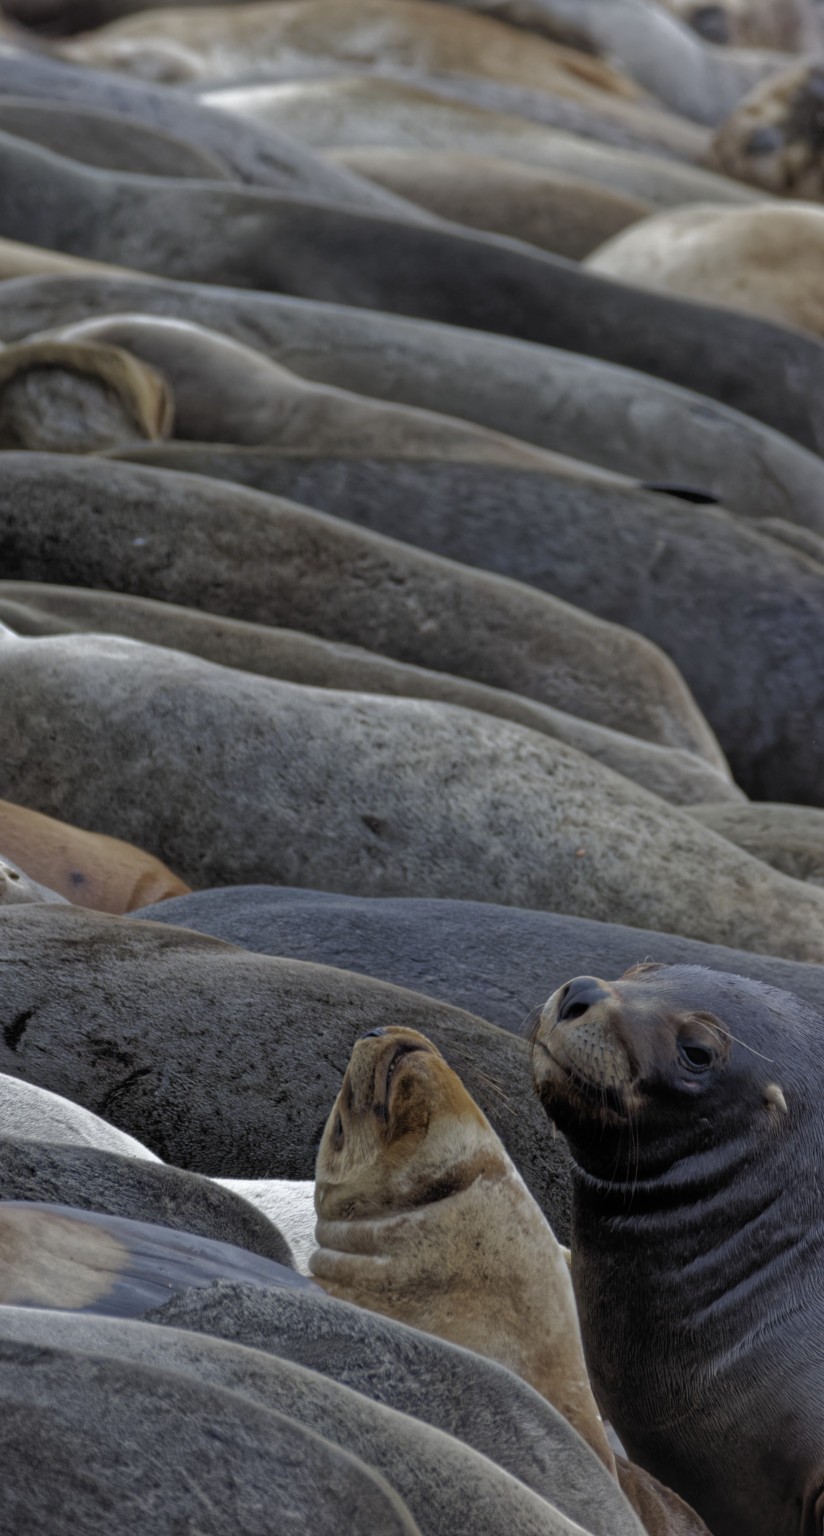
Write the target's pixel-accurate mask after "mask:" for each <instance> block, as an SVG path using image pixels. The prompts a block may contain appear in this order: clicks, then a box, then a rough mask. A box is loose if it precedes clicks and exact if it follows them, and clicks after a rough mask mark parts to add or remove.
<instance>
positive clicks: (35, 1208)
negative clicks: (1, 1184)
mask: <svg viewBox="0 0 824 1536" xmlns="http://www.w3.org/2000/svg"><path fill="white" fill-rule="evenodd" d="M19 1145H20V1146H21V1147H25V1145H26V1143H24V1142H21V1143H20V1144H19ZM29 1146H30V1148H31V1149H32V1150H33V1149H34V1146H35V1143H30V1144H29ZM63 1150H64V1152H65V1151H66V1149H65V1148H64V1149H63ZM107 1155H108V1154H106V1153H99V1154H98V1156H99V1157H101V1158H103V1157H106V1156H107ZM86 1156H87V1157H88V1156H91V1154H86ZM147 1167H148V1168H150V1169H151V1171H152V1172H153V1173H155V1174H157V1175H160V1176H162V1174H163V1173H165V1172H166V1170H162V1168H160V1169H156V1168H155V1166H154V1164H149V1165H145V1164H144V1165H143V1169H144V1172H145V1171H146V1168H147ZM205 1183H206V1184H207V1187H208V1185H209V1181H208V1180H206V1181H205ZM213 1193H214V1192H213ZM247 1230H248V1227H247ZM275 1246H277V1245H275ZM284 1246H285V1245H284V1244H283V1241H282V1240H281V1242H280V1245H279V1247H280V1256H279V1257H278V1258H277V1259H276V1258H273V1257H271V1256H264V1255H263V1254H261V1253H256V1252H252V1251H250V1250H249V1249H247V1248H241V1247H238V1246H237V1245H236V1244H233V1243H230V1242H221V1241H220V1240H219V1239H217V1238H214V1237H208V1236H204V1235H203V1234H202V1233H201V1232H194V1233H193V1232H187V1231H186V1229H185V1227H181V1228H180V1229H179V1230H175V1226H174V1224H173V1220H172V1221H170V1222H169V1224H168V1225H164V1226H160V1225H158V1224H156V1223H155V1222H148V1221H140V1220H137V1221H134V1220H130V1219H129V1218H128V1217H125V1216H113V1215H111V1214H109V1213H108V1212H101V1211H90V1210H86V1209H82V1210H81V1209H78V1208H76V1207H74V1206H67V1205H57V1204H54V1203H51V1202H49V1201H30V1200H5V1199H4V1200H2V1201H0V1304H2V1305H3V1306H16V1307H20V1306H24V1307H61V1308H62V1307H65V1308H66V1309H67V1310H69V1311H78V1312H82V1311H90V1312H98V1313H102V1314H103V1315H104V1316H109V1317H140V1316H141V1315H142V1314H143V1313H144V1312H148V1311H150V1310H151V1308H152V1307H157V1306H163V1303H164V1302H165V1301H168V1299H169V1296H170V1294H171V1295H174V1293H175V1292H176V1291H179V1292H182V1291H186V1290H188V1289H189V1287H190V1286H195V1287H201V1286H203V1287H205V1286H210V1285H214V1283H215V1281H216V1280H219V1279H224V1280H225V1281H227V1282H228V1283H232V1281H234V1282H235V1283H236V1284H244V1285H252V1286H255V1287H258V1286H267V1287H272V1286H281V1285H285V1286H292V1287H294V1288H295V1289H298V1290H306V1289H308V1286H309V1285H310V1284H311V1282H307V1280H306V1278H305V1276H303V1275H299V1274H297V1273H296V1271H295V1270H294V1269H293V1268H292V1267H291V1265H290V1262H289V1257H288V1255H286V1256H285V1257H284V1256H283V1255H284Z"/></svg>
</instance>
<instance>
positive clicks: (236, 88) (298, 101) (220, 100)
mask: <svg viewBox="0 0 824 1536" xmlns="http://www.w3.org/2000/svg"><path fill="white" fill-rule="evenodd" d="M199 99H200V100H201V101H203V102H204V103H206V104H207V105H208V106H211V107H219V108H220V110H221V111H224V112H230V113H233V114H234V115H236V116H237V117H242V118H245V119H247V120H248V121H251V122H253V123H258V124H260V126H261V127H262V128H266V127H272V128H273V129H276V130H279V131H281V132H283V133H288V134H289V135H290V136H291V137H293V138H295V139H297V140H298V141H299V142H300V143H302V144H304V145H305V146H306V147H307V148H313V149H316V150H319V151H323V153H324V154H325V155H327V157H328V156H331V157H332V158H333V159H335V160H336V157H337V153H338V152H342V153H343V154H344V155H345V154H346V153H347V152H348V151H349V150H356V149H360V150H364V151H366V150H371V151H373V152H377V153H380V152H381V151H384V150H386V151H391V150H402V149H403V150H410V151H414V150H419V151H440V152H442V153H448V154H458V153H461V154H471V155H493V156H496V157H500V158H502V159H505V160H510V161H512V160H515V161H518V162H519V163H521V164H527V165H534V166H535V167H536V168H540V169H541V170H544V171H547V172H551V171H555V172H558V173H563V174H565V175H568V176H575V177H577V178H580V180H582V181H586V182H590V183H594V184H595V185H596V186H599V187H602V188H604V189H609V190H611V191H613V192H616V193H621V194H623V195H624V196H626V197H633V198H639V199H641V200H643V201H649V202H651V203H653V204H655V206H656V207H661V208H669V207H673V206H675V205H677V204H678V203H689V202H699V201H700V202H719V203H735V204H746V203H750V202H753V201H754V199H755V196H756V194H755V193H754V192H753V191H752V190H751V189H750V188H749V187H743V186H741V184H740V183H739V182H737V181H731V180H730V179H729V178H728V177H726V176H718V175H715V174H714V173H713V172H711V171H706V170H702V169H701V168H700V166H699V165H697V164H695V165H694V164H685V163H683V162H682V161H681V160H674V159H669V158H664V155H665V150H664V146H663V145H662V146H660V149H661V153H660V155H659V154H656V153H655V152H653V150H652V149H651V146H650V145H648V144H647V145H646V147H645V146H644V145H625V146H620V145H617V144H611V143H610V144H607V143H604V142H603V141H599V140H597V139H593V138H591V137H584V136H582V134H581V131H580V130H578V131H576V130H575V129H574V127H573V125H571V124H569V125H567V127H568V129H571V130H572V131H565V130H564V127H563V125H560V124H559V125H556V126H552V125H550V124H546V123H539V122H535V121H530V120H528V119H527V118H525V117H523V116H519V115H518V114H517V113H516V112H514V111H502V110H497V111H496V110H494V109H492V108H490V107H482V106H478V105H477V104H475V103H473V102H470V101H464V100H460V99H457V98H456V97H455V96H454V95H447V94H444V88H443V81H442V79H440V78H439V79H437V80H435V79H431V80H428V81H427V83H426V85H423V84H421V83H413V82H412V81H409V80H399V79H397V78H396V77H395V76H394V75H393V76H392V77H391V78H388V79H387V78H386V76H384V75H370V74H360V73H358V74H355V73H352V74H349V73H347V74H336V75H332V76H324V77H323V78H322V79H320V80H301V79H298V80H281V81H272V82H270V83H267V84H263V83H258V84H249V85H239V84H238V83H237V82H234V81H227V82H225V83H219V84H217V85H216V86H214V87H207V88H204V90H203V91H202V93H201V94H200V97H199ZM669 121H671V120H670V119H668V118H664V119H663V122H665V123H667V122H669ZM333 152H334V153H333ZM705 153H706V146H704V147H698V146H697V147H696V152H695V156H694V158H695V159H696V160H700V159H703V157H704V155H705ZM336 163H338V162H337V160H336Z"/></svg>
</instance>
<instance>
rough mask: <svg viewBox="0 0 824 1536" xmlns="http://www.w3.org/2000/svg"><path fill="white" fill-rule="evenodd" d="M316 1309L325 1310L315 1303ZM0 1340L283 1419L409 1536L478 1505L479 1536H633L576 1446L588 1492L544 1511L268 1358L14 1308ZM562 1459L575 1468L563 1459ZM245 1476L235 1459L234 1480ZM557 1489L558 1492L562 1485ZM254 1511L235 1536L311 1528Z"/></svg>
mask: <svg viewBox="0 0 824 1536" xmlns="http://www.w3.org/2000/svg"><path fill="white" fill-rule="evenodd" d="M221 1289H224V1287H221ZM263 1294H264V1296H265V1297H266V1298H267V1299H268V1300H270V1301H275V1300H276V1298H277V1297H278V1296H279V1294H280V1293H279V1292H278V1291H275V1290H274V1289H272V1290H269V1291H267V1292H264V1293H263ZM299 1294H304V1295H305V1293H299ZM311 1300H314V1297H312V1298H311ZM317 1310H320V1311H326V1312H329V1311H330V1310H331V1309H330V1307H329V1304H328V1303H327V1302H325V1300H324V1299H323V1297H322V1296H320V1297H319V1299H318V1308H317ZM342 1310H343V1309H342ZM345 1310H348V1311H352V1310H353V1309H352V1308H348V1309H345ZM310 1316H311V1313H310ZM0 1340H2V1347H3V1350H4V1353H6V1352H8V1351H9V1348H10V1346H12V1347H13V1344H17V1345H18V1346H19V1345H20V1344H23V1343H26V1344H29V1345H30V1346H38V1347H39V1348H40V1349H41V1350H43V1351H46V1350H53V1349H58V1350H63V1349H66V1348H69V1349H76V1350H80V1351H82V1352H83V1354H84V1355H85V1356H86V1357H88V1356H89V1355H91V1356H92V1358H96V1359H97V1360H98V1362H99V1365H100V1368H101V1369H105V1363H106V1362H107V1361H108V1360H114V1359H116V1360H117V1361H118V1363H119V1364H120V1365H121V1366H123V1365H125V1364H126V1363H127V1362H135V1363H136V1364H138V1365H141V1364H142V1365H149V1366H156V1367H157V1366H159V1367H161V1368H162V1369H163V1370H165V1371H168V1372H169V1373H173V1374H174V1376H175V1377H177V1378H178V1380H179V1379H180V1378H183V1379H185V1380H188V1381H189V1382H192V1383H195V1382H200V1383H202V1384H203V1385H204V1386H208V1387H210V1388H215V1387H219V1388H223V1389H226V1390H227V1391H228V1392H229V1393H231V1396H232V1397H233V1398H236V1399H238V1400H239V1401H240V1402H241V1403H243V1404H253V1405H255V1406H256V1407H257V1408H258V1409H261V1408H263V1409H266V1410H269V1411H270V1412H273V1413H276V1414H278V1415H283V1416H284V1417H285V1418H286V1419H287V1420H289V1421H291V1422H292V1423H294V1424H296V1425H300V1426H302V1427H303V1428H304V1429H306V1430H309V1431H311V1432H312V1433H314V1434H315V1435H318V1436H323V1438H324V1440H325V1441H326V1442H327V1443H331V1444H333V1445H335V1446H339V1447H340V1448H341V1449H342V1450H343V1451H345V1452H347V1453H349V1455H352V1456H357V1457H358V1458H359V1459H360V1460H361V1462H362V1463H363V1464H365V1465H366V1466H368V1467H369V1468H371V1469H372V1471H373V1472H377V1473H378V1474H379V1475H380V1476H381V1478H383V1479H385V1480H386V1483H387V1484H388V1485H389V1486H390V1487H391V1488H393V1489H394V1491H395V1493H396V1495H398V1496H399V1497H400V1498H401V1499H402V1500H403V1503H404V1505H405V1506H406V1507H407V1508H408V1509H409V1511H410V1513H411V1514H412V1516H413V1518H414V1519H415V1522H416V1525H415V1530H416V1531H419V1532H420V1536H474V1533H475V1532H476V1530H477V1523H476V1522H477V1510H478V1507H479V1506H480V1505H481V1504H482V1507H483V1512H484V1532H485V1536H508V1533H509V1532H511V1531H512V1530H513V1528H514V1529H516V1530H517V1531H518V1532H519V1536H583V1532H584V1529H586V1532H587V1533H588V1536H594V1533H597V1536H639V1530H640V1528H639V1527H638V1526H637V1524H636V1522H635V1521H634V1520H633V1518H632V1516H631V1513H630V1511H629V1509H628V1508H626V1507H623V1508H622V1507H621V1505H622V1504H623V1501H622V1500H621V1499H620V1496H619V1495H618V1492H617V1489H616V1490H615V1492H614V1493H613V1491H612V1490H611V1489H609V1488H608V1487H605V1486H604V1485H605V1484H606V1481H607V1479H606V1475H604V1477H603V1478H599V1477H598V1468H597V1465H596V1464H594V1458H593V1457H592V1456H591V1454H590V1453H589V1452H588V1451H586V1450H585V1448H584V1447H583V1446H581V1455H580V1456H579V1457H578V1458H577V1462H578V1467H577V1468H576V1470H578V1469H580V1473H581V1474H583V1477H582V1478H581V1481H583V1480H584V1477H585V1476H586V1473H589V1474H590V1476H592V1477H593V1481H594V1482H595V1483H596V1484H597V1491H595V1490H593V1491H592V1492H591V1493H590V1496H589V1498H581V1496H580V1493H579V1492H578V1489H572V1490H570V1492H569V1493H568V1494H567V1496H566V1497H564V1490H562V1489H560V1488H559V1494H560V1497H559V1498H558V1499H557V1501H556V1500H553V1501H552V1504H550V1503H549V1501H547V1502H544V1498H543V1497H539V1496H537V1495H536V1493H535V1492H534V1491H531V1490H529V1489H528V1488H527V1487H525V1486H524V1484H523V1483H522V1482H519V1481H516V1480H515V1478H514V1477H511V1476H508V1475H507V1473H506V1472H505V1471H504V1470H503V1469H502V1468H501V1466H500V1465H499V1464H498V1465H496V1464H495V1463H494V1462H492V1461H490V1460H489V1459H488V1458H487V1457H486V1456H481V1455H479V1454H478V1453H477V1451H474V1450H472V1449H470V1447H469V1446H467V1445H466V1444H461V1443H460V1441H459V1440H458V1439H457V1438H456V1437H455V1436H454V1435H453V1434H451V1433H449V1434H445V1433H444V1432H443V1431H442V1430H439V1429H435V1428H433V1427H432V1426H431V1425H429V1424H424V1423H422V1422H421V1420H420V1419H418V1418H416V1417H414V1416H413V1415H411V1414H407V1413H404V1412H402V1411H401V1412H398V1411H397V1410H394V1409H392V1408H389V1407H386V1406H384V1405H382V1404H380V1403H377V1402H375V1401H374V1400H370V1398H369V1397H368V1396H366V1395H365V1394H363V1393H356V1392H354V1391H352V1389H351V1388H350V1387H346V1386H343V1385H341V1384H340V1383H339V1382H336V1381H333V1380H331V1379H330V1378H329V1375H328V1374H325V1375H321V1374H320V1373H319V1371H318V1370H317V1369H315V1370H307V1369H306V1367H305V1366H301V1365H296V1364H294V1363H293V1362H291V1361H288V1360H284V1359H283V1358H278V1357H277V1356H276V1355H274V1354H271V1353H263V1352H262V1351H260V1350H251V1349H249V1348H244V1347H243V1346H241V1345H239V1344H236V1343H229V1342H227V1341H224V1340H219V1339H216V1338H209V1337H208V1336H206V1335H204V1334H203V1333H200V1334H195V1333H192V1332H191V1331H184V1330H182V1329H171V1328H169V1327H158V1326H157V1324H156V1323H143V1322H138V1321H133V1320H131V1319H130V1320H128V1321H127V1322H125V1323H124V1322H121V1320H120V1319H112V1318H104V1317H101V1316H89V1315H86V1316H78V1315H77V1314H76V1313H75V1314H70V1313H65V1312H64V1313H55V1312H46V1311H43V1310H41V1311H35V1312H32V1311H29V1310H27V1311H23V1310H22V1309H20V1308H15V1309H13V1310H12V1309H11V1308H2V1309H0ZM467 1374H468V1373H467ZM569 1461H570V1462H571V1463H572V1466H573V1467H575V1462H574V1460H573V1457H569ZM590 1464H592V1465H590ZM585 1468H586V1472H585V1471H584V1469H585ZM244 1469H245V1460H241V1461H240V1462H239V1464H238V1475H243V1472H244ZM16 1470H17V1468H16V1467H15V1471H16ZM307 1475H309V1474H308V1473H307ZM557 1481H558V1483H559V1484H560V1482H561V1478H560V1477H559V1478H558V1480H557ZM264 1508H265V1510H266V1515H267V1522H268V1523H267V1524H266V1525H265V1526H263V1525H258V1524H255V1526H254V1527H251V1526H250V1525H246V1524H244V1527H243V1529H244V1532H248V1531H250V1530H252V1529H254V1532H255V1536H262V1533H263V1532H264V1531H266V1532H267V1533H269V1532H273V1531H275V1530H282V1529H284V1527H285V1526H287V1525H288V1524H291V1525H292V1526H293V1530H294V1531H295V1536H302V1533H303V1532H309V1531H314V1529H315V1527H314V1525H313V1524H312V1523H311V1520H309V1519H306V1518H305V1516H304V1518H300V1517H299V1516H298V1515H297V1514H293V1515H292V1517H291V1519H288V1520H287V1521H285V1522H284V1524H283V1525H280V1524H278V1525H276V1524H275V1523H274V1521H273V1518H272V1514H271V1513H270V1508H269V1505H268V1502H266V1501H264ZM589 1515H591V1516H592V1517H593V1523H590V1520H589V1519H588V1518H587V1523H586V1527H584V1525H583V1519H582V1517H583V1518H586V1517H587V1516H589ZM610 1521H611V1522H612V1525H610ZM230 1527H231V1528H236V1527H234V1526H232V1523H231V1522H228V1523H227V1525H225V1526H224V1525H221V1526H220V1527H217V1526H216V1525H213V1526H212V1530H214V1531H217V1530H218V1529H219V1530H221V1531H223V1530H224V1529H229V1528H230ZM196 1528H197V1529H198V1530H199V1529H201V1528H202V1525H201V1524H197V1526H196ZM346 1528H347V1530H348V1525H347V1527H346ZM383 1530H384V1526H383V1524H382V1523H381V1524H379V1525H376V1526H375V1531H376V1532H378V1531H380V1532H381V1533H382V1532H383Z"/></svg>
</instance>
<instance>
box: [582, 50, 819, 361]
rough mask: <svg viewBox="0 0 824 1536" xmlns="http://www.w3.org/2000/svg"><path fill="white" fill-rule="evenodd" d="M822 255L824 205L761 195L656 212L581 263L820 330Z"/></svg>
mask: <svg viewBox="0 0 824 1536" xmlns="http://www.w3.org/2000/svg"><path fill="white" fill-rule="evenodd" d="M822 81H823V82H824V75H822ZM822 263H824V208H821V207H816V206H814V205H813V204H810V203H800V204H798V203H793V204H789V205H787V204H779V203H763V204H758V205H756V206H755V207H753V208H714V207H709V206H706V205H701V204H698V205H697V206H695V207H692V208H673V209H670V210H669V211H668V212H667V213H658V214H655V215H654V216H653V217H652V218H650V219H644V220H643V221H642V222H641V223H640V224H635V225H634V226H633V227H632V228H631V229H627V230H625V231H624V232H623V233H622V234H620V235H616V236H615V238H614V239H612V240H610V241H608V242H607V244H606V245H603V246H601V248H600V249H599V250H597V251H593V252H592V254H591V255H590V256H588V257H587V258H586V261H585V262H584V265H585V266H586V267H587V269H588V270H589V271H590V272H597V273H599V274H600V275H601V276H602V277H611V278H615V279H617V281H619V282H626V283H635V284H638V285H639V286H641V287H644V288H652V289H655V290H656V291H657V292H660V293H668V294H671V295H673V296H677V297H679V298H683V299H697V300H699V301H700V302H702V303H706V302H708V301H709V302H711V303H715V304H723V305H725V306H726V307H728V308H730V309H738V310H743V311H744V312H745V313H746V314H751V315H758V316H759V317H760V318H761V319H763V320H774V321H777V322H778V324H779V325H788V326H795V327H797V328H798V329H800V330H804V331H809V332H811V333H812V334H813V335H815V336H818V337H824V285H822V281H821V273H822Z"/></svg>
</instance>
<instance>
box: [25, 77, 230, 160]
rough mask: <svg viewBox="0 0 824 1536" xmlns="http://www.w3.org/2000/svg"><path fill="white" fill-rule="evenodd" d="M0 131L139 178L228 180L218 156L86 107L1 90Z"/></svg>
mask: <svg viewBox="0 0 824 1536" xmlns="http://www.w3.org/2000/svg"><path fill="white" fill-rule="evenodd" d="M0 129H2V132H3V133H13V134H15V135H17V136H18V137H19V138H22V139H31V140H32V142H33V143H35V144H42V145H43V147H44V148H45V149H54V150H56V151H57V153H58V154H59V155H67V156H68V157H69V159H71V160H80V161H82V162H83V164H84V165H96V166H99V167H101V168H103V169H108V170H119V171H134V172H136V173H137V174H138V175H141V174H142V175H144V176H184V177H200V178H201V179H203V180H206V181H227V180H230V179H231V178H230V176H229V172H228V170H227V169H226V167H225V165H224V163H223V161H222V160H221V159H220V158H219V156H218V155H215V154H210V153H209V151H208V150H207V149H205V148H198V146H197V145H195V144H192V143H187V142H186V140H185V139H178V138H175V137H174V135H173V134H170V133H162V132H161V131H160V130H159V129H157V128H150V127H149V126H148V125H147V124H146V123H140V122H136V121H135V120H134V119H133V118H132V119H129V120H126V119H125V118H123V117H118V116H116V114H115V113H114V112H96V111H94V109H93V108H89V107H87V108H85V109H84V108H82V107H80V106H75V105H72V106H69V105H66V104H64V103H62V102H46V101H32V100H30V99H28V98H27V97H26V96H12V95H6V94H5V93H3V95H2V96H0Z"/></svg>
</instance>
